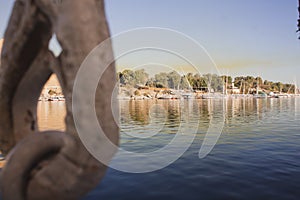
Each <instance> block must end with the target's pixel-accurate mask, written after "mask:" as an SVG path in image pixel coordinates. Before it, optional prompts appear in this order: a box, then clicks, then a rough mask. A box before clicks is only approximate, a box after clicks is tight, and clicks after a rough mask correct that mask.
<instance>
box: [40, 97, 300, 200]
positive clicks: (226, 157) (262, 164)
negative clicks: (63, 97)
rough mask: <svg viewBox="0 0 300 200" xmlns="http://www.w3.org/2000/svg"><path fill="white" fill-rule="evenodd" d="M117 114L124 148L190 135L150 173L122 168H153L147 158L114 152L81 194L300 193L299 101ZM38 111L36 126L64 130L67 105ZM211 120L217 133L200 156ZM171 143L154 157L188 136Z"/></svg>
mask: <svg viewBox="0 0 300 200" xmlns="http://www.w3.org/2000/svg"><path fill="white" fill-rule="evenodd" d="M120 112H121V118H120V121H121V125H120V126H121V142H120V145H121V148H122V149H124V150H126V151H130V152H135V153H137V154H139V153H146V154H147V153H151V152H155V151H158V150H160V149H162V148H163V147H164V146H166V145H167V144H169V143H172V142H173V141H174V139H175V138H176V135H178V134H183V135H186V136H191V135H192V136H195V138H194V139H193V141H192V144H191V145H190V146H188V147H187V151H185V152H184V154H183V155H182V156H181V157H180V158H179V159H177V160H176V161H175V162H173V163H171V164H170V165H168V166H167V167H164V168H162V169H160V170H157V171H153V172H148V173H128V172H124V170H123V169H126V170H127V171H130V170H131V171H134V170H136V169H138V170H141V169H142V170H143V168H144V169H145V170H146V169H148V168H151V167H149V166H147V165H146V164H145V163H146V161H147V158H145V163H144V164H145V165H143V162H144V160H143V158H140V157H137V158H136V160H138V161H139V162H131V161H129V160H127V161H126V159H125V160H124V159H119V158H118V157H116V158H115V159H113V161H112V166H113V167H114V169H113V168H109V169H108V171H107V174H106V176H105V177H104V179H103V180H102V182H101V183H99V185H98V186H97V188H96V189H95V190H94V191H92V192H90V194H88V195H87V196H86V197H85V198H84V199H87V200H96V199H299V198H300V123H299V122H300V98H283V99H227V100H220V99H207V100H149V101H147V100H143V101H120ZM38 116H39V127H40V129H41V130H47V129H50V128H51V129H58V130H64V128H65V127H64V124H63V118H64V116H65V107H64V102H40V103H39V105H38ZM212 124H214V126H217V127H219V128H221V129H220V130H222V132H221V135H220V137H219V139H218V140H217V143H216V145H215V146H214V148H213V149H212V151H211V152H210V153H209V154H208V155H207V156H205V157H204V158H201V159H200V158H199V150H200V148H201V145H202V144H203V141H204V138H205V136H206V135H207V132H208V131H209V127H210V126H212ZM214 130H219V129H214ZM176 145H177V147H178V148H177V149H176V148H174V149H175V150H174V152H172V151H169V152H168V153H169V154H168V155H165V154H163V156H164V157H157V159H158V160H161V161H162V162H163V161H164V160H168V159H169V157H172V156H173V155H174V154H175V153H176V152H177V150H178V149H180V147H181V146H185V145H186V140H185V139H183V140H182V141H179V142H177V143H176ZM131 159H134V157H133V158H131ZM139 164H140V166H139ZM120 169H122V170H123V171H120ZM126 170H125V171H126ZM82 181H84V180H82Z"/></svg>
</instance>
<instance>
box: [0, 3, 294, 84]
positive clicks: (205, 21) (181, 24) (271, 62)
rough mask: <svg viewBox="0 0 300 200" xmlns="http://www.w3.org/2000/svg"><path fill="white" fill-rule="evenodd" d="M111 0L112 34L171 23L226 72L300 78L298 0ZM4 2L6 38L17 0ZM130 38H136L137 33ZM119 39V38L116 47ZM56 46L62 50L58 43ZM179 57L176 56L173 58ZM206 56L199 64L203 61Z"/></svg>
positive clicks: (1, 21) (131, 59) (1, 16)
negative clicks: (195, 42) (11, 13)
mask: <svg viewBox="0 0 300 200" xmlns="http://www.w3.org/2000/svg"><path fill="white" fill-rule="evenodd" d="M105 3H106V16H107V19H108V24H109V27H110V31H111V34H112V35H117V34H120V33H122V32H124V31H128V30H131V29H136V28H141V27H161V28H168V29H172V30H175V31H178V32H181V33H182V34H185V35H187V36H189V37H191V38H193V39H194V40H195V41H197V42H198V43H199V44H201V45H202V46H203V47H204V48H205V49H206V51H207V52H208V53H209V54H210V56H211V57H212V59H213V60H214V62H215V63H216V65H217V67H218V69H219V71H220V72H221V73H226V74H229V75H232V76H238V75H253V76H261V77H262V78H264V79H268V80H273V81H283V82H291V83H293V82H294V80H295V79H297V80H299V82H300V56H299V54H300V40H298V39H297V38H298V35H297V34H296V30H297V19H298V12H297V7H298V5H297V3H298V0H263V1H262V0H251V1H246V0H226V1H225V0H163V1H158V0H122V1H120V0H106V1H105ZM0 4H1V6H0V38H2V37H3V36H4V31H5V27H6V24H7V21H8V18H9V15H10V12H11V9H12V5H13V1H12V0H7V1H2V2H1V3H0ZM130 42H132V43H134V42H135V41H134V38H133V39H132V41H130ZM54 43H55V42H54ZM118 45H119V44H118V43H117V42H114V48H115V49H118ZM50 46H51V45H50ZM52 46H53V47H51V48H53V50H54V51H56V52H58V51H59V50H58V49H59V48H58V47H57V45H55V44H53V45H52ZM187 51H189V50H188V49H187ZM148 53H149V52H148ZM154 55H155V54H153V56H154ZM139 59H141V56H140V55H138V54H137V56H134V55H131V56H128V58H127V59H120V60H118V61H117V65H118V67H119V68H121V69H122V68H130V67H133V66H135V65H136V63H139V62H137V60H139ZM174 62H175V59H174V60H173V62H172V58H171V57H170V63H169V64H170V65H172V64H174ZM200 62H201V61H200ZM200 62H199V63H197V64H198V65H201V63H200ZM182 67H184V66H182ZM150 68H151V66H147V69H148V70H149V69H150ZM154 68H155V67H153V69H154ZM155 69H156V70H158V71H159V69H160V68H159V67H156V68H155ZM186 69H187V70H188V68H186Z"/></svg>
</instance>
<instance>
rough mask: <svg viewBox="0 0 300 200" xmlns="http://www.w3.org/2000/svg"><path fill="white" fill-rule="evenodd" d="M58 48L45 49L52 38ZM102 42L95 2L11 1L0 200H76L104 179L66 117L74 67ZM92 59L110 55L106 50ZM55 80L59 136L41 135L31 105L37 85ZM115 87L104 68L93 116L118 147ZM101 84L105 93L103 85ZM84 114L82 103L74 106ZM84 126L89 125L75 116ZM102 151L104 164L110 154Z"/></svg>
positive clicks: (2, 92) (100, 11)
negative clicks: (61, 106)
mask: <svg viewBox="0 0 300 200" xmlns="http://www.w3.org/2000/svg"><path fill="white" fill-rule="evenodd" d="M54 34H55V35H56V37H57V40H58V42H59V44H60V46H61V48H62V52H61V53H60V55H59V56H57V57H56V56H54V54H53V53H52V52H51V51H50V50H49V49H48V45H49V41H50V39H51V38H52V36H53V35H54ZM109 37H110V32H109V28H108V25H107V21H106V17H105V11H104V2H103V1H102V0H85V1H82V0H61V1H50V0H16V1H15V4H14V7H13V11H12V14H11V17H10V20H9V23H8V25H7V29H6V32H5V36H4V44H3V50H2V55H1V67H0V113H1V115H0V149H1V151H2V153H3V154H4V155H7V156H6V164H5V166H4V168H3V169H2V170H1V195H2V198H3V199H5V200H6V199H12V200H24V199H44V200H47V199H64V200H65V199H78V198H81V197H82V196H84V195H85V194H86V193H87V192H89V191H90V190H91V189H93V188H94V187H95V186H96V185H97V184H98V183H99V181H100V179H101V178H102V177H103V176H104V174H105V171H106V169H107V166H106V164H103V163H101V162H99V161H97V160H96V159H95V158H94V157H93V156H92V155H91V154H90V153H89V152H88V151H87V150H86V148H85V147H84V145H83V144H82V142H81V141H80V137H79V136H78V133H77V130H76V126H75V123H74V119H73V111H72V99H73V98H79V99H80V98H81V96H84V95H85V91H84V90H82V91H77V93H76V94H77V96H75V97H74V96H73V85H74V81H75V78H76V74H77V71H78V70H79V68H80V65H81V63H82V62H83V61H84V59H85V58H86V56H87V55H88V54H89V52H90V51H91V50H93V48H95V47H96V46H97V45H98V44H100V43H101V42H103V41H104V40H106V39H107V38H109ZM105 53H106V54H107V55H109V56H103V55H99V57H100V60H101V59H102V60H103V62H108V61H107V60H106V59H108V58H109V57H113V51H112V47H111V45H110V46H109V47H108V48H107V50H106V52H105ZM52 74H56V75H57V77H58V80H59V82H60V85H61V87H62V91H63V93H64V96H65V100H66V118H65V124H66V131H65V132H59V131H55V130H48V131H44V132H41V131H39V129H38V126H37V103H38V98H39V95H40V93H41V91H42V88H43V86H44V84H45V83H46V82H47V80H48V79H49V77H50V76H51V75H52ZM116 83H117V80H116V70H115V65H114V63H111V64H110V65H109V67H108V68H107V70H105V73H104V75H103V77H102V78H101V80H100V81H99V85H98V87H97V91H96V95H95V102H96V104H95V112H96V114H97V118H98V120H99V122H100V123H101V124H105V126H104V127H103V131H104V133H105V135H106V137H107V138H109V140H110V142H112V143H113V144H115V145H116V146H117V145H118V140H119V128H118V125H117V123H116V121H115V120H114V116H113V113H112V111H111V110H110V106H111V104H110V102H111V101H112V100H113V98H114V97H113V96H112V95H111V94H112V93H113V90H114V87H115V85H116ZM103 85H104V86H105V87H103ZM82 106H83V108H84V105H82ZM82 123H83V124H85V125H86V126H88V125H89V124H88V123H89V119H86V118H84V117H83V116H82ZM107 151H110V152H109V153H108V154H107V155H109V158H108V159H111V158H112V156H113V155H114V153H115V151H116V150H112V149H108V150H107Z"/></svg>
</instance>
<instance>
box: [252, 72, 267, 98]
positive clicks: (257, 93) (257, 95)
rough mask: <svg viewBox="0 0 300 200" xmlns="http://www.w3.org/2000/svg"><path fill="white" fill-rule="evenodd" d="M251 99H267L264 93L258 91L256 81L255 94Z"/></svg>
mask: <svg viewBox="0 0 300 200" xmlns="http://www.w3.org/2000/svg"><path fill="white" fill-rule="evenodd" d="M258 78H259V77H258ZM258 78H257V79H258ZM253 97H254V98H260V99H265V98H267V97H268V95H267V94H266V93H265V92H263V91H259V81H258V80H257V82H256V94H254V95H253Z"/></svg>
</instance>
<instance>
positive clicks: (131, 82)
mask: <svg viewBox="0 0 300 200" xmlns="http://www.w3.org/2000/svg"><path fill="white" fill-rule="evenodd" d="M117 76H118V80H119V82H120V84H121V85H122V86H128V87H137V86H147V87H154V88H170V89H178V90H182V89H190V90H201V91H211V92H224V90H225V88H226V86H227V88H232V87H233V86H234V87H235V88H238V89H240V91H241V93H245V94H249V93H251V92H253V90H254V89H255V90H256V88H257V87H259V88H260V89H262V90H265V91H269V92H283V93H292V92H294V91H295V85H293V84H286V83H281V82H272V81H268V80H263V79H262V78H261V77H253V76H238V77H235V78H233V77H231V76H226V75H222V76H219V75H216V74H210V73H208V74H203V75H200V74H198V73H196V74H193V73H187V74H182V75H180V74H179V73H177V72H176V71H170V72H160V73H158V74H155V75H154V77H150V76H149V74H148V73H147V72H146V71H145V70H144V69H139V70H129V69H126V70H123V71H122V72H118V75H117Z"/></svg>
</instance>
